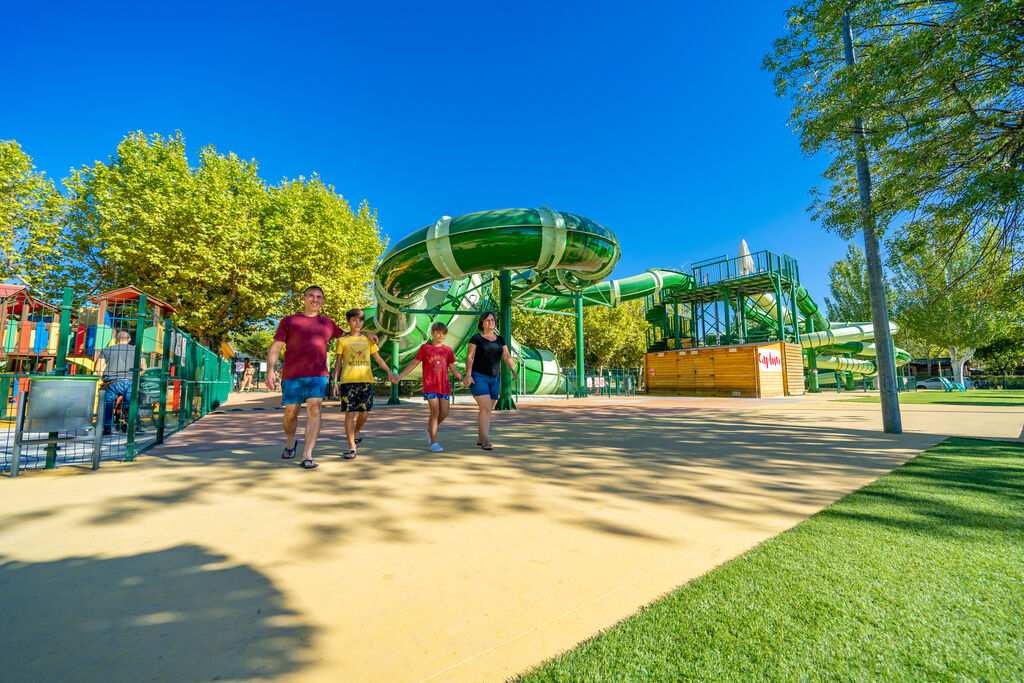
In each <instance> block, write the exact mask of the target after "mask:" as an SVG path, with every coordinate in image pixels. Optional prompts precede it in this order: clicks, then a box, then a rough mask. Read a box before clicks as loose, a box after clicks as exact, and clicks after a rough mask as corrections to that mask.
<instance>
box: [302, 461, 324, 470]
mask: <svg viewBox="0 0 1024 683" xmlns="http://www.w3.org/2000/svg"><path fill="white" fill-rule="evenodd" d="M315 467H320V463H318V462H317V461H316V460H303V461H302V469H304V470H311V469H313V468H315Z"/></svg>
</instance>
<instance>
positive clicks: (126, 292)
mask: <svg viewBox="0 0 1024 683" xmlns="http://www.w3.org/2000/svg"><path fill="white" fill-rule="evenodd" d="M143 294H145V295H146V303H149V304H151V305H153V306H155V307H156V308H157V309H159V310H160V312H161V313H162V314H163V315H162V316H161V317H164V318H166V317H168V316H169V315H170V314H171V313H176V312H177V311H176V310H175V309H174V307H173V306H171V305H170V304H169V303H167V302H166V301H161V300H160V299H157V298H156V297H155V296H153V295H152V294H148V293H146V292H143V291H142V290H141V289H139V288H138V287H136V286H134V285H128V286H127V287H121V288H120V289H112V290H110V291H109V292H103V293H102V294H97V295H96V296H92V297H89V301H92V302H94V303H99V302H100V301H107V302H118V303H120V302H125V301H138V300H139V297H140V296H142V295H143Z"/></svg>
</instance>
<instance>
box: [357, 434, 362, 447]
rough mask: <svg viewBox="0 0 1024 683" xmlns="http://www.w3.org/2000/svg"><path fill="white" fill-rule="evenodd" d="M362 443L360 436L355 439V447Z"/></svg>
mask: <svg viewBox="0 0 1024 683" xmlns="http://www.w3.org/2000/svg"><path fill="white" fill-rule="evenodd" d="M362 442H363V437H361V436H360V437H359V438H357V439H356V445H357V446H358V445H359V444H361V443H362Z"/></svg>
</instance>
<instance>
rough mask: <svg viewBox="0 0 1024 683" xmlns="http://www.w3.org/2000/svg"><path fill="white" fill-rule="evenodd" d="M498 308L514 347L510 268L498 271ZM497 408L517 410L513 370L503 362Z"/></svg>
mask: <svg viewBox="0 0 1024 683" xmlns="http://www.w3.org/2000/svg"><path fill="white" fill-rule="evenodd" d="M498 308H499V311H498V313H499V316H498V317H499V320H498V324H499V325H500V326H501V336H502V337H504V338H505V343H506V344H507V345H508V347H509V348H510V349H511V348H512V273H511V272H510V271H508V270H502V271H499V272H498ZM494 409H495V410H515V409H516V402H515V399H513V398H512V372H511V371H510V370H509V369H508V366H507V365H505V363H504V361H502V363H501V396H500V398H498V404H497V405H496V406H495V407H494Z"/></svg>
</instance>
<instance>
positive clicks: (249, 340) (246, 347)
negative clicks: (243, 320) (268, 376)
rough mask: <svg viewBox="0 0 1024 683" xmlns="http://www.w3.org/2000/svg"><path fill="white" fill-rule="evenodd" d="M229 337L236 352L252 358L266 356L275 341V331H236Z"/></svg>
mask: <svg viewBox="0 0 1024 683" xmlns="http://www.w3.org/2000/svg"><path fill="white" fill-rule="evenodd" d="M229 339H230V343H231V347H232V348H233V349H234V350H235V351H236V352H238V353H240V354H242V355H244V356H251V357H252V358H266V357H267V353H268V352H269V351H270V345H271V344H272V343H273V342H274V333H273V332H271V331H270V330H267V329H257V330H250V331H248V332H234V333H232V334H231V335H230V336H229Z"/></svg>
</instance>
